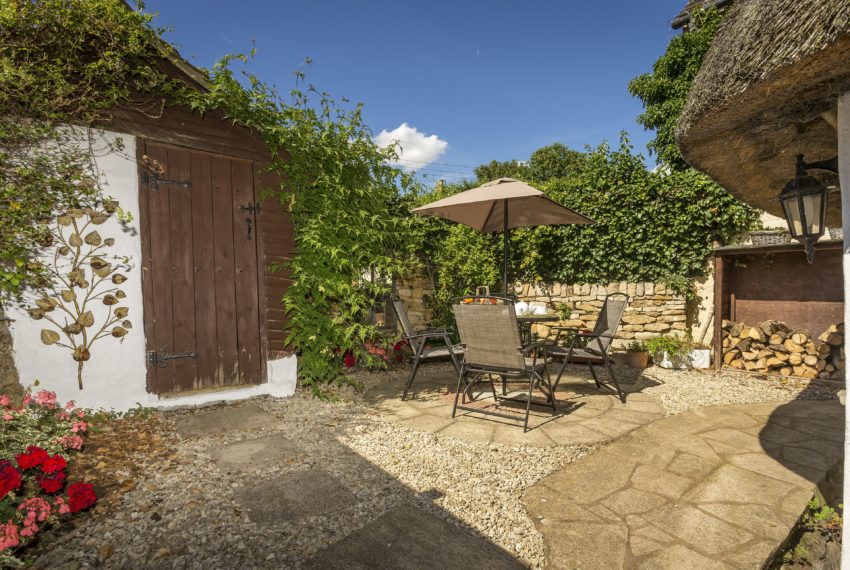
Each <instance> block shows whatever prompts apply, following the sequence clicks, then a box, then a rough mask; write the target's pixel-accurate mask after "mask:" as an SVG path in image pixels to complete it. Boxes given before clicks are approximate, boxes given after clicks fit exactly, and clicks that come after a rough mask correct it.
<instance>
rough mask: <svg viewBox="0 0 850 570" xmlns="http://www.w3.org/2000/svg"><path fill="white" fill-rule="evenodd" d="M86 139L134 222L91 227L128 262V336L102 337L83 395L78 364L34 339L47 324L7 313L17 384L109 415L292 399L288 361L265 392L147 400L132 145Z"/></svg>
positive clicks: (109, 135) (100, 136)
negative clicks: (263, 398)
mask: <svg viewBox="0 0 850 570" xmlns="http://www.w3.org/2000/svg"><path fill="white" fill-rule="evenodd" d="M89 139H91V142H92V143H93V147H94V151H95V156H96V159H95V162H96V166H97V169H98V172H99V175H100V177H101V183H102V188H103V191H104V193H105V194H106V195H108V196H111V197H112V198H114V199H116V200H118V202H119V203H120V205H121V207H122V208H123V209H124V210H125V211H127V212H128V213H130V214H132V216H133V218H134V220H133V221H132V222H130V223H127V224H126V225H122V224H121V223H119V222H118V220H117V219H115V217H114V216H113V217H111V218H110V219H109V220H108V221H107V222H106V223H104V224H102V225H100V226H98V227H97V231H98V233H100V235H101V237H103V238H108V237H114V238H115V245H114V246H112V247H111V248H110V253H112V254H115V255H120V256H126V258H127V259H128V262H127V267H125V268H124V269H122V271H121V273H123V274H125V275H126V276H127V277H128V280H127V281H126V282H125V283H124V284H123V285H122V286H121V289H122V290H123V291H124V292H125V293H126V294H127V297H126V298H125V299H124V300H123V301H122V302H121V305H122V306H126V307H128V308H129V309H130V313H129V315H128V318H129V319H130V321H132V323H133V328H132V330H131V331H130V333H129V334H128V335H126V336H125V337H123V338H121V339H116V338H113V337H106V338H103V339H100V340H98V341H96V342H95V343H94V344H93V346H92V349H91V359H90V360H89V361H88V362H86V364H85V367H84V371H83V389H82V390H80V389H79V388H78V387H77V363H76V362H75V361H74V360H73V359H72V358H71V354H70V351H69V350H67V349H65V348H61V347H57V346H46V345H44V344H43V343H42V342H41V337H40V334H41V329H42V328H46V327H47V326H48V325H47V323H45V321H43V320H33V319H32V318H30V316H29V315H28V314H27V312H26V311H25V310H24V308H23V307H16V306H11V307H9V310H8V313H7V316H8V317H9V318H10V319H14V322H11V323H10V328H11V331H12V339H13V347H14V356H15V364H16V366H17V368H18V372H19V374H20V381H21V384H23V385H24V386H27V385H30V384H32V383H33V382H34V381H35V380H38V381H39V387H38V389H47V390H53V391H55V392H56V393H57V395H58V397H59V399H60V400H61V401H63V402H64V401H67V400H75V401H76V402H77V404H78V405H80V406H85V407H91V408H106V409H115V410H126V409H129V408H132V407H134V406H136V404H141V405H143V406H156V407H178V406H187V405H200V404H205V403H209V402H214V401H222V400H237V399H242V398H249V397H253V396H260V395H265V394H268V395H272V396H275V397H285V396H291V395H292V394H293V393H294V392H295V379H296V359H295V357H294V356H291V357H288V358H284V359H281V360H276V361H270V362H269V363H268V382H267V383H266V384H260V385H251V386H246V387H244V388H235V389H228V390H217V391H204V392H197V393H191V394H188V395H181V396H171V397H165V398H161V397H159V396H158V395H156V394H150V393H148V392H147V381H146V374H147V370H146V360H145V336H144V326H143V325H144V317H143V314H142V307H143V304H142V282H141V270H140V267H141V261H142V250H141V235H140V229H139V225H138V220H139V194H138V188H139V184H138V167H137V164H136V158H135V157H136V140H135V138H134V137H132V136H130V135H123V134H118V133H113V132H108V131H107V132H97V133H93V134H92V135H91V137H89V136H87V135H86V134H85V133H83V132H82V131H80V144H88V142H89ZM118 139H120V140H121V142H122V143H123V149H122V150H120V151H113V150H111V149H110V147H111V146H113V144H112V143H115V142H116V140H118ZM108 310H109V308H108V307H107V306H105V305H102V304H100V303H95V306H93V307H92V312H93V313H94V314H95V322H96V323H101V322H103V319H104V318H105V316H106V314H107V312H108Z"/></svg>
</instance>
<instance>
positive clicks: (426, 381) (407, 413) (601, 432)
mask: <svg viewBox="0 0 850 570" xmlns="http://www.w3.org/2000/svg"><path fill="white" fill-rule="evenodd" d="M456 382H457V379H456V375H455V374H454V371H453V370H451V369H446V368H445V367H443V368H439V367H431V368H427V367H423V368H421V369H420V372H419V375H418V376H417V377H416V381H415V383H414V385H413V390H412V391H411V394H410V395H409V396H408V398H407V399H406V400H402V399H401V392H402V386H401V384H400V383H393V382H387V383H385V384H381V385H379V386H377V387H375V388H373V389H371V390H369V391H368V392H367V393H366V395H365V398H364V399H365V400H366V402H367V403H368V404H370V405H371V406H372V408H373V409H374V410H375V411H377V412H378V413H380V414H381V415H382V416H383V417H384V418H385V419H388V420H390V421H394V422H397V423H398V424H399V425H403V426H405V427H408V428H411V429H414V430H418V431H423V432H428V433H436V434H439V435H448V436H452V437H456V438H458V439H462V440H465V441H473V442H480V443H499V444H506V445H531V446H539V447H546V446H556V445H582V444H584V445H590V444H595V443H601V442H606V441H610V440H612V439H615V438H617V437H620V436H623V435H625V434H627V433H629V432H631V431H632V430H635V429H637V428H639V427H641V426H644V425H647V424H650V423H652V422H654V421H656V420H658V419H660V418H662V417H664V406H663V405H662V404H661V402H659V401H658V400H657V399H656V398H654V397H653V396H650V395H649V394H644V393H641V392H639V391H638V390H639V386H641V385H638V384H635V383H628V384H623V385H622V387H623V390H624V391H625V392H627V393H628V398H627V400H626V402H625V403H623V402H620V400H619V399H618V398H617V396H616V394H614V393H613V392H612V391H610V390H601V391H600V390H598V389H597V388H596V386H595V385H594V384H593V383H592V382H589V381H588V379H587V378H586V377H584V376H577V375H574V374H568V375H565V376H564V377H563V379H562V381H561V383H560V384H559V386H558V390H557V400H558V413H557V414H553V413H552V410H551V409H550V408H548V407H544V406H532V409H531V416H530V418H529V422H528V426H529V430H528V431H527V432H525V433H523V430H522V421H523V419H524V415H523V414H524V413H525V406H524V405H522V404H516V405H514V406H512V407H511V406H506V405H502V406H499V410H500V411H501V412H508V413H510V412H513V414H515V415H516V419H515V420H514V419H511V418H501V417H496V416H490V415H484V414H480V413H476V412H469V411H459V412H458V414H457V416H456V417H455V418H452V417H451V416H452V413H451V412H452V404H453V402H454V389H455V383H456ZM526 386H527V384H526ZM513 387H514V388H515V389H519V388H521V385H519V384H513ZM526 389H527V388H526ZM484 390H486V392H485V393H484V394H483V395H484V396H485V397H484V398H482V399H481V400H480V404H479V407H482V408H492V407H493V400H492V397H491V396H490V394H489V389H488V388H484ZM472 405H475V404H472Z"/></svg>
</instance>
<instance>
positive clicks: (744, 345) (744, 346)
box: [734, 338, 752, 352]
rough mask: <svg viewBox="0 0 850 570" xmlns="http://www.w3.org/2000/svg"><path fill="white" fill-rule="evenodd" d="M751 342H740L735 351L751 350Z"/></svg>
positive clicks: (747, 340) (748, 340) (746, 339)
mask: <svg viewBox="0 0 850 570" xmlns="http://www.w3.org/2000/svg"><path fill="white" fill-rule="evenodd" d="M751 342H752V341H751V340H750V339H748V338H745V339H744V340H741V341H738V343H737V344H736V345H735V346H734V348H735V350H740V351H741V352H744V351H745V350H750V343H751Z"/></svg>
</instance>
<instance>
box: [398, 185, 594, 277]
mask: <svg viewBox="0 0 850 570" xmlns="http://www.w3.org/2000/svg"><path fill="white" fill-rule="evenodd" d="M411 211H412V212H414V213H416V214H421V215H424V216H437V217H439V218H444V219H446V220H451V221H453V222H458V223H461V224H464V225H467V226H469V227H472V228H475V229H476V230H478V231H481V232H488V233H489V232H498V231H502V232H504V241H505V246H504V247H505V251H504V270H503V275H502V292H503V293H504V294H507V292H508V238H509V234H510V230H511V229H513V228H525V227H533V226H549V225H555V224H592V223H593V220H591V219H590V218H588V217H586V216H583V215H581V214H579V213H578V212H574V211H573V210H570V209H569V208H566V207H564V206H562V205H560V204H558V203H557V202H555V201H553V200H551V199H550V198H547V197H546V195H545V194H543V192H541V191H540V190H538V189H537V188H534V187H532V186H529V185H528V184H526V183H525V182H520V181H519V180H514V179H513V178H499V179H498V180H493V181H491V182H487V183H486V184H482V185H481V186H479V187H478V188H473V189H472V190H467V191H465V192H461V193H459V194H455V195H454V196H449V197H448V198H443V199H442V200H437V201H436V202H431V203H430V204H425V205H424V206H420V207H418V208H414V209H413V210H411Z"/></svg>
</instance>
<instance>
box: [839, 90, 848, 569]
mask: <svg viewBox="0 0 850 570" xmlns="http://www.w3.org/2000/svg"><path fill="white" fill-rule="evenodd" d="M837 130H838V177H839V181H840V182H839V184H840V186H841V223H842V227H843V228H844V235H845V236H850V92H847V93H845V94H844V95H842V96H841V97H839V98H838V125H837ZM844 298H845V299H850V249H848V241H845V242H844ZM844 322H845V323H850V303H844ZM848 374H850V371H848V370H847V368H845V369H844V390H845V394H844V404H845V414H844V474H845V475H844V497H845V499H844V501H845V504H847V503H846V501H847V497H850V414H847V413H846V402H847V400H846V398H847V395H846V390H847V375H848ZM848 521H850V518H848V517H846V516H845V517H844V536H847V533H848V531H850V528H848V525H850V522H848ZM841 568H842V569H844V570H850V547H848V545H847V544H846V543H845V544H844V546H843V547H842V549H841Z"/></svg>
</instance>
